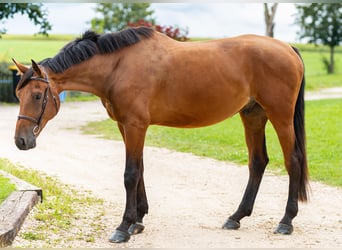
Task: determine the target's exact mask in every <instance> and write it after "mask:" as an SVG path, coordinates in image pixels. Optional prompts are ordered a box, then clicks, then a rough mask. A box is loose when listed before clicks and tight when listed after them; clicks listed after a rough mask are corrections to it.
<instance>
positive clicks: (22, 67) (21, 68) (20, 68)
mask: <svg viewBox="0 0 342 250" xmlns="http://www.w3.org/2000/svg"><path fill="white" fill-rule="evenodd" d="M12 61H13V62H14V64H15V66H17V69H18V71H19V73H20V74H21V75H22V74H25V72H26V71H27V70H28V69H29V68H28V67H27V66H25V65H23V64H21V63H19V62H17V61H16V60H14V58H12Z"/></svg>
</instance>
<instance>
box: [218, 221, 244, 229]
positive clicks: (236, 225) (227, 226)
mask: <svg viewBox="0 0 342 250" xmlns="http://www.w3.org/2000/svg"><path fill="white" fill-rule="evenodd" d="M222 228H223V229H228V230H236V229H239V228H240V222H238V221H235V220H232V219H228V220H227V221H226V223H224V224H223V226H222Z"/></svg>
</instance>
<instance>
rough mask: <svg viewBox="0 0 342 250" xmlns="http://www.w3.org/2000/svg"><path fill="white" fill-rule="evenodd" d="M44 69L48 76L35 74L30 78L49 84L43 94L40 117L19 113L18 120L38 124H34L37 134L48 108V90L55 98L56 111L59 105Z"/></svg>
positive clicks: (34, 132)
mask: <svg viewBox="0 0 342 250" xmlns="http://www.w3.org/2000/svg"><path fill="white" fill-rule="evenodd" d="M43 70H44V73H45V76H46V78H41V77H35V76H32V77H31V78H30V80H36V81H40V82H44V83H46V84H47V87H46V89H45V91H44V96H43V103H42V109H41V111H40V114H39V116H38V118H34V117H30V116H27V115H20V114H19V115H18V120H28V121H30V122H33V123H35V124H36V126H34V128H33V134H34V135H35V136H36V135H37V134H38V133H39V131H40V123H41V120H42V118H43V115H44V112H45V108H46V104H47V102H48V99H49V94H48V92H50V94H51V96H52V98H53V101H54V104H55V108H56V113H57V112H58V105H57V101H56V97H55V95H54V94H53V93H52V90H51V87H50V82H49V79H48V75H47V74H46V72H45V69H44V68H43Z"/></svg>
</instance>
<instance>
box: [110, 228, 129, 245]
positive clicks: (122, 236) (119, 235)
mask: <svg viewBox="0 0 342 250" xmlns="http://www.w3.org/2000/svg"><path fill="white" fill-rule="evenodd" d="M129 238H130V234H129V233H126V232H122V231H119V230H115V232H114V233H113V235H112V236H111V237H110V238H109V242H112V243H122V242H127V241H128V240H129Z"/></svg>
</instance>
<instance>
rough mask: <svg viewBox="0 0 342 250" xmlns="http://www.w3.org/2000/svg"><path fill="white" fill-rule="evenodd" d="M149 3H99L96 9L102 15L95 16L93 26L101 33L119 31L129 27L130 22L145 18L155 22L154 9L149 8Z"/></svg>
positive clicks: (92, 21)
mask: <svg viewBox="0 0 342 250" xmlns="http://www.w3.org/2000/svg"><path fill="white" fill-rule="evenodd" d="M149 7H150V4H149V3H98V4H97V6H96V8H95V11H96V13H99V14H100V15H101V17H99V18H97V17H96V18H93V19H92V20H91V21H90V23H91V28H92V29H93V30H95V31H97V32H99V33H103V32H106V31H119V30H122V29H124V28H126V27H127V24H128V23H135V22H138V21H139V20H145V21H148V22H151V23H154V19H153V18H152V14H153V13H154V11H153V10H149Z"/></svg>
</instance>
